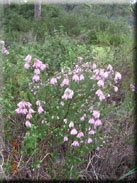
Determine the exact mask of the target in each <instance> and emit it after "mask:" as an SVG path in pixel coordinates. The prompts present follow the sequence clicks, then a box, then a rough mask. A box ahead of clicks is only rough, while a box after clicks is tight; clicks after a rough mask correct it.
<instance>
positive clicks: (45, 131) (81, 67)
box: [15, 55, 122, 178]
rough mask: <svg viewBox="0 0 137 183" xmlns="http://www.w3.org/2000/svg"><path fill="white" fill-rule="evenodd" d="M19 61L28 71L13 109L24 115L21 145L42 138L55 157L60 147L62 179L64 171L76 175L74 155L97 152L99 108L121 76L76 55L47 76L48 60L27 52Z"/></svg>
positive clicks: (31, 144) (30, 144) (34, 144)
mask: <svg viewBox="0 0 137 183" xmlns="http://www.w3.org/2000/svg"><path fill="white" fill-rule="evenodd" d="M25 62H26V63H25V64H24V68H25V69H26V70H29V69H30V72H31V71H32V72H34V76H33V77H32V82H30V83H28V95H27V96H28V97H26V98H25V100H26V101H25V100H23V101H21V102H19V103H18V104H17V106H18V108H16V109H15V111H16V113H17V114H21V115H24V116H25V118H26V120H25V125H26V128H27V133H26V136H25V138H24V142H23V143H25V144H26V146H25V148H26V150H30V149H31V150H32V151H33V150H34V149H35V148H36V147H37V146H38V139H41V140H42V139H43V138H44V139H45V141H46V142H47V144H48V146H49V147H50V148H48V151H49V153H51V157H52V159H55V157H56V156H57V155H58V152H56V147H57V146H60V147H64V146H65V150H64V151H65V156H64V157H65V166H64V171H65V176H66V178H68V176H69V174H68V172H69V173H70V171H72V172H73V176H74V177H77V175H78V174H77V171H78V166H79V164H80V162H79V160H80V157H82V156H83V154H84V152H87V151H91V150H93V149H96V150H99V146H100V145H102V143H103V141H104V139H103V138H101V136H102V135H103V134H102V133H101V127H102V126H103V125H104V124H103V121H102V120H101V118H103V115H104V114H103V106H104V103H105V100H106V99H107V98H109V97H110V96H111V92H112V90H113V91H114V92H118V86H117V84H118V81H119V80H121V79H122V76H121V74H120V73H119V72H115V71H114V69H113V67H112V66H111V65H110V64H109V65H108V66H107V67H106V68H98V66H97V64H96V63H91V62H85V60H84V59H83V58H82V57H78V60H77V61H76V64H75V65H73V66H72V67H71V68H70V67H64V68H62V70H61V71H60V72H59V71H58V72H55V73H54V74H52V76H51V73H50V72H49V70H48V64H43V63H42V62H41V61H40V60H38V59H37V58H32V56H31V55H28V56H27V57H26V58H25ZM41 71H42V72H41ZM30 98H31V102H30ZM28 99H29V102H28V101H27V100H28ZM34 136H35V138H33V137H34ZM32 138H33V141H32ZM29 152H30V151H29ZM47 153H48V152H47ZM73 165H75V168H73V170H72V166H73ZM51 166H52V164H51ZM68 170H69V171H68Z"/></svg>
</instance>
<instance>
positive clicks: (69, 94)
mask: <svg viewBox="0 0 137 183" xmlns="http://www.w3.org/2000/svg"><path fill="white" fill-rule="evenodd" d="M73 95H74V92H73V90H71V89H69V88H66V90H65V92H64V95H63V96H62V99H65V100H67V99H72V97H73Z"/></svg>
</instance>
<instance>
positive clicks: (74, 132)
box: [70, 128, 78, 135]
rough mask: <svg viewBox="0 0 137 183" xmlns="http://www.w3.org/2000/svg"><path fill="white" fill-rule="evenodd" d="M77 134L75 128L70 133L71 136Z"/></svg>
mask: <svg viewBox="0 0 137 183" xmlns="http://www.w3.org/2000/svg"><path fill="white" fill-rule="evenodd" d="M77 133H78V132H77V130H76V129H75V128H73V129H72V130H71V132H70V134H71V135H76V134H77Z"/></svg>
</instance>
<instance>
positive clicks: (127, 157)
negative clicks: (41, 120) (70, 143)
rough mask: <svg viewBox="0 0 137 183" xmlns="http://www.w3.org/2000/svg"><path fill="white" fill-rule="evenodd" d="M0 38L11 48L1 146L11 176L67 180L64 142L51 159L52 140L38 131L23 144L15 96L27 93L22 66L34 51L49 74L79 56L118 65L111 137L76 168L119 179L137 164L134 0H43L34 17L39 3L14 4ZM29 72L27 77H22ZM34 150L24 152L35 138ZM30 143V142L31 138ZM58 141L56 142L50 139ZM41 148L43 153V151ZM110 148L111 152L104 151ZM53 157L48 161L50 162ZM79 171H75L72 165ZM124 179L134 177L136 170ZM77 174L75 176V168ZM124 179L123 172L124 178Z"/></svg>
mask: <svg viewBox="0 0 137 183" xmlns="http://www.w3.org/2000/svg"><path fill="white" fill-rule="evenodd" d="M2 28H3V29H2V31H1V33H2V34H1V40H4V41H5V43H6V48H7V49H8V50H9V53H10V54H9V55H8V56H7V55H3V83H4V85H3V89H2V91H1V92H2V95H1V101H2V103H3V111H2V115H3V122H4V125H5V135H6V139H5V141H6V145H7V150H5V151H4V152H3V154H4V158H5V163H4V168H6V171H5V176H6V177H8V178H11V179H12V178H15V179H18V178H25V179H27V178H28V179H29V178H30V179H37V178H38V179H44V178H45V179H49V178H50V179H51V178H54V179H57V178H59V179H64V178H68V179H69V178H70V174H69V173H70V172H69V171H70V169H68V174H66V175H67V177H65V174H64V172H63V165H62V163H61V162H62V161H63V160H62V159H63V157H62V156H63V150H62V148H61V147H58V149H57V152H58V153H59V156H58V157H57V158H56V159H54V161H53V162H52V163H51V160H50V158H49V159H48V158H46V159H45V161H44V160H43V161H42V162H40V159H41V157H42V158H44V156H45V154H46V153H44V152H46V151H47V152H48V150H47V149H45V148H46V147H47V146H46V144H45V146H42V145H43V144H44V143H45V141H44V139H38V138H37V137H36V138H35V137H33V138H32V141H31V140H30V141H29V143H28V145H26V146H23V145H22V144H23V142H24V139H25V138H26V136H25V134H26V132H27V131H26V127H25V126H24V125H23V123H22V122H23V119H22V118H21V117H18V115H17V114H15V109H16V106H17V103H18V102H19V101H20V100H22V97H24V96H25V97H27V96H26V93H27V91H28V88H27V87H28V82H30V81H31V78H30V75H32V73H30V75H29V76H28V75H27V72H26V71H24V70H23V66H24V58H25V57H26V56H27V55H28V54H30V55H33V56H34V57H36V58H38V59H40V60H41V61H43V63H48V65H49V70H48V74H49V76H52V75H53V73H55V72H56V71H58V72H60V71H61V69H62V68H63V67H64V66H66V67H67V66H69V67H72V66H73V64H74V63H75V62H76V59H77V57H79V56H80V57H83V58H84V60H85V62H87V61H88V62H91V63H93V62H94V61H96V63H97V64H98V65H99V66H106V65H108V64H111V65H112V66H113V67H114V68H115V70H116V71H120V73H121V75H122V81H121V82H120V85H119V91H118V92H117V93H114V92H112V95H111V98H110V100H109V101H108V104H109V107H108V106H107V105H106V107H104V111H105V110H106V114H107V115H105V113H104V117H103V119H102V120H103V121H104V123H105V126H104V127H103V132H104V133H105V134H106V135H107V137H108V139H109V140H108V143H107V144H105V145H103V146H102V147H100V151H96V150H95V149H93V150H92V151H90V150H89V151H88V152H87V153H86V154H84V156H83V157H82V158H81V159H80V161H81V162H82V160H85V162H84V163H83V164H82V165H81V166H80V168H79V169H80V171H78V172H77V175H78V176H79V178H81V179H86V180H89V179H92V180H93V179H97V180H99V179H101V180H102V179H116V180H118V179H119V178H120V177H121V176H122V175H126V173H128V172H131V171H132V170H134V169H135V164H134V158H133V154H134V152H133V145H134V137H133V133H132V132H133V125H134V119H133V106H134V103H133V91H132V90H131V88H130V85H131V84H133V79H134V78H133V47H134V39H133V38H134V17H133V14H132V9H131V6H130V5H117V4H114V5H70V4H67V5H42V11H41V17H40V19H34V5H33V4H23V5H15V4H11V5H10V6H9V7H6V8H5V9H4V14H3V17H2ZM24 77H25V79H24ZM14 139H17V141H18V148H17V151H18V157H17V161H18V163H19V166H18V174H17V175H15V176H14V175H13V174H12V172H11V166H12V165H11V160H12V145H11V144H12V142H13V140H14ZM33 142H36V147H37V148H35V150H36V151H35V152H34V154H33V153H32V152H31V151H26V149H27V147H28V148H29V146H30V147H32V146H33V145H34V143H33ZM31 143H32V144H31ZM50 143H52V142H50ZM39 152H41V153H40V154H39ZM106 154H107V156H106ZM47 162H48V163H49V165H50V167H49V165H48V164H47ZM93 170H94V171H93ZM72 174H74V175H75V172H72ZM128 175H129V176H125V178H126V179H128V180H131V179H132V178H133V177H134V171H132V173H131V174H128ZM72 178H75V176H73V175H72ZM122 178H123V177H122Z"/></svg>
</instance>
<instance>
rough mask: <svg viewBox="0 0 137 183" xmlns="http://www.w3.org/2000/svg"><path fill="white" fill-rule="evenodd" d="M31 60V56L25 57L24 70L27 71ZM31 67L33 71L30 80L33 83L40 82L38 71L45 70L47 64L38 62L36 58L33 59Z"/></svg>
mask: <svg viewBox="0 0 137 183" xmlns="http://www.w3.org/2000/svg"><path fill="white" fill-rule="evenodd" d="M31 60H32V56H31V55H27V56H26V57H25V61H26V63H25V65H24V68H25V69H29V67H30V62H31ZM33 67H34V68H35V70H34V76H33V78H32V80H33V81H34V82H35V81H36V82H37V81H39V80H40V77H39V75H40V69H41V70H42V71H43V70H45V69H46V68H47V67H48V64H43V63H42V62H41V61H40V60H38V59H37V58H36V59H35V62H34V63H33Z"/></svg>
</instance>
